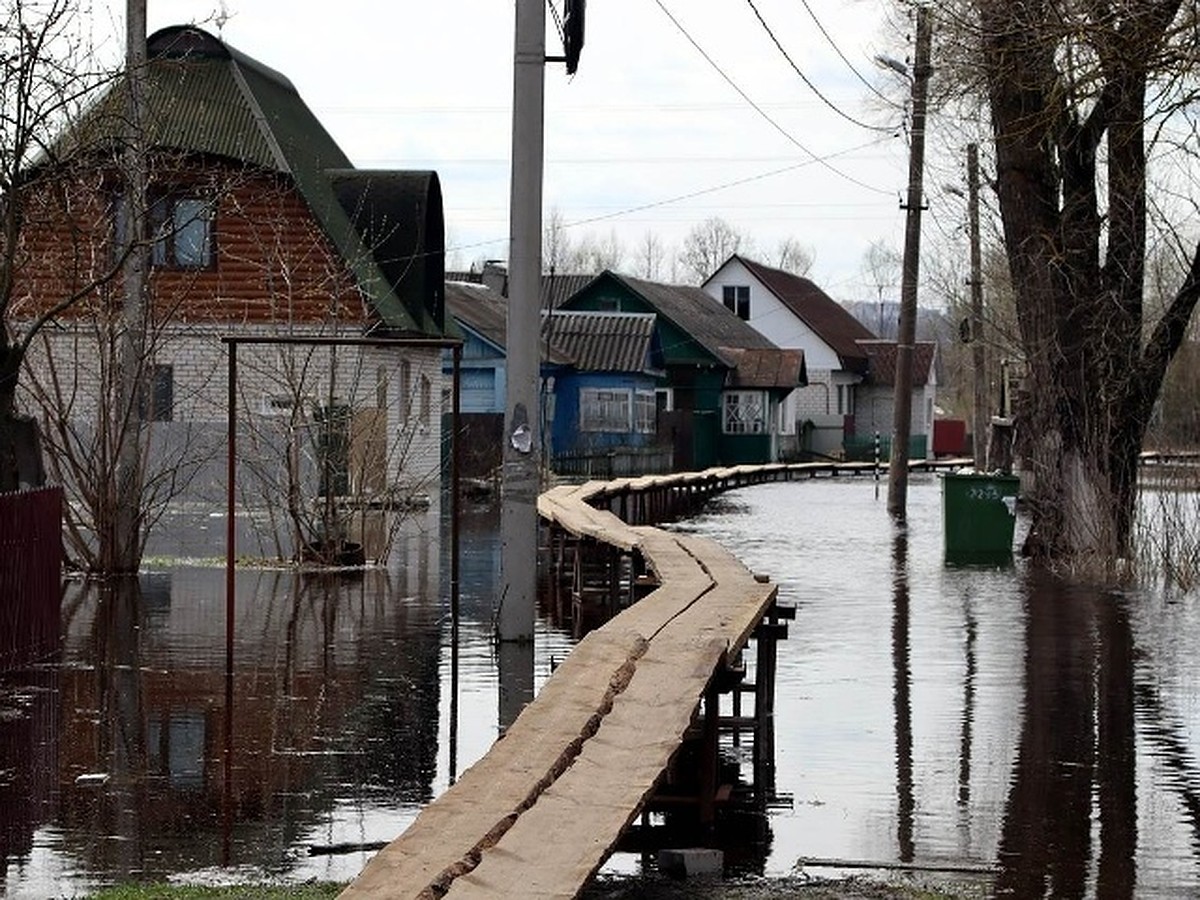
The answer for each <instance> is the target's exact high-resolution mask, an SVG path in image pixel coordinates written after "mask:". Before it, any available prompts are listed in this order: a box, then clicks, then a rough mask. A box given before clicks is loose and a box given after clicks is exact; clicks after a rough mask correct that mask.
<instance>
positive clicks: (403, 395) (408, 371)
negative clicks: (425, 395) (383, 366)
mask: <svg viewBox="0 0 1200 900" xmlns="http://www.w3.org/2000/svg"><path fill="white" fill-rule="evenodd" d="M400 407H401V409H402V410H403V414H402V415H403V417H404V421H406V422H407V421H408V419H409V415H410V411H411V410H412V408H413V396H412V364H411V363H410V362H409V361H408V360H407V359H402V360H400Z"/></svg>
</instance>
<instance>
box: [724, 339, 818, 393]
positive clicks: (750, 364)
mask: <svg viewBox="0 0 1200 900" xmlns="http://www.w3.org/2000/svg"><path fill="white" fill-rule="evenodd" d="M726 352H728V353H731V354H733V355H734V358H735V359H736V360H737V367H736V368H735V369H733V370H732V371H731V372H730V375H729V379H728V382H727V384H728V386H729V387H735V388H785V389H788V390H790V389H791V388H795V387H803V386H804V385H807V384H808V370H807V369H806V368H805V365H804V351H803V350H783V349H776V348H772V349H769V350H762V349H757V350H740V349H739V350H731V349H727V351H726Z"/></svg>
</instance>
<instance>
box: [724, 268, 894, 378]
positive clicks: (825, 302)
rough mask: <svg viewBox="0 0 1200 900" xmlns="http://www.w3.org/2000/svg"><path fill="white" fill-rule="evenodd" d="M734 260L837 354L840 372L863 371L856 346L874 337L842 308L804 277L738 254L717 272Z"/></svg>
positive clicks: (861, 356)
mask: <svg viewBox="0 0 1200 900" xmlns="http://www.w3.org/2000/svg"><path fill="white" fill-rule="evenodd" d="M734 260H737V261H738V262H740V263H741V264H742V265H743V266H745V267H746V269H747V270H749V272H750V274H752V275H753V276H754V277H755V278H757V279H758V280H759V282H760V283H761V284H762V285H763V287H765V288H766V289H767V290H769V291H770V292H771V293H772V294H774V295H775V297H776V298H777V299H778V300H779V302H780V303H782V304H783V305H784V306H786V307H787V308H788V309H789V310H791V311H792V314H793V315H795V316H796V317H797V318H798V319H800V320H801V321H802V322H804V323H805V324H806V325H808V327H809V328H811V329H812V330H813V331H814V332H815V333H816V334H817V336H818V337H820V338H821V340H823V341H824V342H825V343H826V344H828V345H829V346H830V347H831V348H832V349H833V351H834V352H835V353H836V354H837V355H838V358H839V359H840V360H841V362H842V367H843V368H844V369H846V370H848V371H852V372H865V371H866V364H867V358H866V356H865V354H864V353H863V352H862V350H861V348H860V347H859V342H860V341H864V340H873V339H874V338H875V334H874V333H873V332H872V331H871V330H870V329H869V328H867V326H865V325H863V324H862V323H861V322H860V321H858V319H856V318H854V316H853V315H852V314H851V313H850V312H849V311H848V310H847V309H846V308H845V307H843V306H842V305H841V304H840V303H838V302H837V301H836V300H834V299H833V298H832V297H830V296H829V295H828V294H826V293H825V292H824V291H823V290H821V289H820V288H819V287H817V285H816V284H814V283H813V282H812V281H810V280H809V279H807V278H804V277H801V276H800V275H793V274H792V273H791V272H785V271H783V270H782V269H774V268H771V267H770V266H764V265H763V264H762V263H759V262H755V261H754V260H752V259H747V258H746V257H744V256H740V255H738V254H734V255H733V256H731V257H730V258H729V259H728V260H726V261H725V263H724V264H723V265H722V266H721V269H724V268H725V266H727V265H729V263H730V262H732V261H734ZM721 269H718V270H717V272H720V271H721ZM715 276H716V273H714V274H713V275H711V276H709V279H708V280H709V281H711V280H712V279H713V278H714V277H715ZM707 283H708V282H705V284H707Z"/></svg>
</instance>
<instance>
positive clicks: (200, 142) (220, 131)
mask: <svg viewBox="0 0 1200 900" xmlns="http://www.w3.org/2000/svg"><path fill="white" fill-rule="evenodd" d="M146 47H147V56H148V69H147V78H146V83H147V107H148V110H149V122H148V123H147V133H148V136H149V141H148V143H149V145H150V146H151V147H152V148H154V149H156V150H166V151H172V150H174V151H181V152H185V153H199V154H206V155H211V156H217V157H223V158H226V159H229V160H233V161H237V162H244V163H248V164H250V165H253V166H256V167H258V168H260V169H264V170H266V171H271V172H276V173H279V174H282V175H286V176H288V177H290V178H291V179H292V180H293V182H294V183H295V185H296V188H297V190H299V192H300V194H301V195H302V196H303V197H304V199H305V201H306V202H307V204H308V206H309V209H310V210H311V211H312V213H313V215H314V216H315V218H316V219H317V221H318V222H319V223H320V224H321V226H322V228H323V229H324V231H325V233H326V234H327V235H328V237H329V239H330V240H331V241H332V242H333V244H334V246H335V247H336V248H337V249H338V251H339V253H340V254H341V255H342V257H343V259H344V260H345V261H346V264H347V266H348V267H349V269H350V270H351V272H353V274H354V276H355V279H356V281H357V284H358V287H359V289H360V290H361V291H362V293H363V295H364V297H365V299H366V300H367V302H368V303H369V304H370V306H371V307H372V308H373V309H374V310H375V311H376V313H377V314H378V315H379V317H380V320H381V322H382V325H383V327H384V328H386V329H387V330H390V331H403V332H418V333H423V334H436V333H440V325H441V290H442V288H441V285H442V277H441V271H440V270H441V267H442V265H443V263H442V256H443V246H444V245H443V242H444V234H443V228H442V209H441V203H442V199H441V190H440V187H439V186H438V184H437V176H436V175H435V174H434V173H401V172H389V173H369V174H368V173H356V172H355V171H354V169H353V166H352V165H351V163H350V160H349V158H347V156H346V154H345V153H343V152H342V150H341V148H340V147H339V146H338V145H337V142H336V141H334V139H333V138H332V136H330V134H329V132H328V131H326V130H325V127H324V126H323V125H322V124H321V123H320V121H319V120H318V119H317V117H316V116H315V115H313V113H312V110H310V109H309V108H308V106H307V104H305V102H304V100H303V99H302V98H301V97H300V94H299V93H298V92H297V91H296V89H295V87H294V86H293V85H292V83H291V82H290V81H289V80H288V79H287V78H285V77H284V76H283V75H281V74H280V73H279V72H276V71H275V70H273V69H271V68H269V67H268V66H265V65H263V64H262V63H260V62H258V61H257V60H255V59H252V58H250V57H249V56H246V55H245V54H244V53H241V52H239V51H237V50H235V49H234V48H232V47H230V46H229V45H227V44H225V43H224V42H222V41H220V40H219V39H217V38H215V37H213V36H212V35H211V34H208V33H207V32H206V31H204V30H202V29H200V28H197V27H195V26H191V25H184V26H172V27H170V28H164V29H162V30H160V31H157V32H155V33H154V34H152V35H151V36H150V37H149V39H148V40H147V43H146ZM119 84H120V82H114V85H119ZM123 111H124V95H123V91H121V90H120V89H119V87H114V88H113V89H110V90H109V92H108V94H107V95H106V96H105V97H103V98H101V100H100V101H99V102H98V103H97V104H96V105H95V106H94V107H93V109H92V110H91V111H90V112H89V113H88V114H87V115H86V116H85V117H84V119H83V121H81V122H80V123H78V124H77V125H76V126H75V127H74V128H72V130H71V131H72V133H71V135H69V137H68V140H73V141H75V142H83V141H86V142H87V144H88V145H91V146H94V145H95V143H96V142H97V141H103V140H104V139H105V138H106V137H107V139H108V140H109V141H110V142H112V141H113V140H115V139H116V138H117V137H118V136H119V135H120V134H121V131H120V130H119V129H120V122H121V120H122V114H123ZM360 175H361V178H360ZM411 176H415V177H411ZM335 180H336V182H338V183H341V184H343V185H346V184H352V183H354V182H366V181H371V180H373V181H375V182H376V183H383V182H391V183H405V184H406V190H405V191H401V192H399V193H393V194H391V196H394V197H395V198H396V199H400V200H404V201H406V202H405V203H402V204H400V205H398V206H397V207H396V208H395V210H394V211H392V212H387V213H385V212H384V211H383V210H382V207H381V202H375V201H373V202H372V209H371V211H370V213H369V214H367V215H364V216H361V217H357V216H356V215H355V212H356V211H362V209H363V204H362V202H361V189H360V190H355V189H349V190H348V195H349V196H350V197H351V200H352V202H355V205H354V206H351V207H350V209H349V210H348V209H347V208H346V207H344V206H343V205H342V203H341V202H340V201H339V196H338V193H339V192H338V191H337V190H335ZM421 188H423V189H424V194H423V195H422V199H423V202H422V203H421V204H420V209H419V212H418V213H417V216H416V219H415V220H414V208H415V207H414V205H412V204H411V203H408V202H407V201H409V200H411V197H412V191H415V190H419V189H421ZM384 193H385V192H383V191H380V192H379V194H377V195H376V196H381V197H382V196H383V194H384ZM435 204H436V211H434V210H432V209H431V208H430V207H431V206H432V205H435ZM389 216H390V221H391V222H392V223H393V224H394V223H399V227H398V229H397V228H394V227H393V228H392V229H391V231H393V232H396V231H401V232H406V234H405V238H404V240H406V241H407V243H408V245H409V246H410V247H411V246H414V245H415V242H416V241H425V242H427V243H426V244H425V245H424V246H423V247H422V248H421V250H420V254H421V258H422V259H424V258H425V256H426V255H436V257H437V262H436V266H437V268H438V272H437V273H436V276H435V274H434V273H432V272H430V271H428V269H429V266H428V265H426V266H424V267H423V271H422V273H421V274H422V278H421V279H418V280H417V281H419V282H420V286H422V287H424V286H430V287H431V289H433V286H436V290H435V293H434V294H427V295H425V296H423V297H417V296H414V295H413V292H412V290H411V289H413V288H414V286H415V285H416V282H415V281H413V280H410V281H409V282H408V284H407V285H406V284H404V283H403V279H401V280H400V282H397V280H395V279H394V278H392V277H389V272H390V274H392V275H395V274H396V271H397V270H396V269H395V268H394V267H392V266H389V265H388V264H387V260H390V259H393V258H394V254H395V252H396V247H397V246H398V243H397V241H398V240H399V239H398V238H394V237H393V238H392V239H390V240H387V241H384V244H383V246H382V247H381V246H380V245H378V244H376V243H374V242H373V239H377V238H378V237H379V228H378V227H377V226H378V223H379V222H380V221H387V220H389ZM356 226H357V227H356ZM431 226H436V230H437V234H436V235H434V234H432V233H430V232H431V231H432V230H433V229H432V228H431ZM372 248H374V252H372ZM381 251H382V255H383V256H384V257H385V258H386V259H385V260H384V261H381V259H380V258H379V256H380V255H381ZM410 256H411V254H410ZM406 287H407V288H409V289H410V290H403V288H406ZM430 298H432V299H430ZM427 300H428V302H427Z"/></svg>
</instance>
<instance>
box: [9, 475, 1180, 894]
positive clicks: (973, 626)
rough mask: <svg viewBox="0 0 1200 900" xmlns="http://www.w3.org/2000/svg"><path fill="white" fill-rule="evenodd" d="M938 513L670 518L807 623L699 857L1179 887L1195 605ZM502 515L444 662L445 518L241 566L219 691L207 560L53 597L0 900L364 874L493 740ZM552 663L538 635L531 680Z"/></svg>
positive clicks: (804, 499)
mask: <svg viewBox="0 0 1200 900" xmlns="http://www.w3.org/2000/svg"><path fill="white" fill-rule="evenodd" d="M939 501H940V497H939V493H938V490H937V485H936V482H932V481H922V480H921V479H920V478H917V479H914V481H913V482H912V483H911V484H910V492H909V516H908V527H907V530H906V531H905V532H903V533H900V534H897V533H896V532H895V531H894V530H893V528H892V525H891V521H890V518H889V517H888V516H887V514H886V511H885V510H883V509H882V507H881V505H880V504H879V503H877V502H876V501H875V500H874V498H873V495H872V490H871V485H870V484H869V483H867V482H856V481H839V482H812V483H805V484H790V485H787V484H784V485H767V486H762V487H760V488H754V489H748V490H744V491H738V492H735V493H734V494H731V495H728V496H726V497H725V498H724V499H723V500H721V501H720V502H718V503H715V504H713V506H712V507H711V508H710V509H709V510H708V511H707V512H706V513H705V514H704V515H703V516H700V517H698V518H697V519H695V520H693V521H692V522H689V523H686V524H684V525H682V526H681V527H686V528H688V529H690V530H694V531H698V532H701V533H704V534H706V535H708V536H711V537H714V538H715V539H717V540H718V541H720V542H721V543H723V544H725V545H726V546H728V547H729V548H730V549H731V550H733V551H734V552H735V553H737V554H738V555H739V556H740V557H741V558H742V559H743V560H744V561H745V562H746V563H747V565H748V566H749V567H750V568H751V569H753V570H755V571H760V572H763V573H765V574H767V575H769V576H770V577H771V578H772V580H773V581H774V582H775V583H776V584H778V585H779V590H780V600H781V601H782V602H784V603H786V604H790V605H794V606H796V607H797V617H796V619H795V621H794V622H792V623H790V627H789V637H788V639H787V640H785V641H782V642H781V643H780V644H779V645H778V659H777V672H778V675H777V678H778V680H777V692H776V697H775V715H774V722H775V732H774V758H775V766H774V769H773V771H772V773H769V774H773V784H766V783H765V782H764V783H762V784H759V785H758V787H759V793H760V794H761V795H762V796H763V797H764V798H765V804H764V805H765V806H766V807H767V808H766V815H765V817H764V816H763V815H761V814H759V813H758V812H755V811H751V814H749V815H747V816H745V817H743V818H741V819H734V818H732V817H731V818H730V820H729V823H730V824H729V828H728V829H725V830H724V833H723V834H721V835H718V837H719V838H720V839H721V840H723V841H724V840H729V841H730V842H731V843H730V844H729V845H728V846H729V848H730V850H731V854H730V859H731V860H732V862H733V865H734V867H735V868H737V870H738V871H745V872H762V873H764V874H767V875H773V874H783V873H788V872H791V871H793V869H794V867H795V866H796V865H797V862H798V861H800V860H802V859H803V860H804V861H805V862H804V867H805V868H812V867H815V866H817V865H821V866H822V869H821V871H822V873H825V872H826V871H827V870H828V869H829V868H830V867H831V866H830V865H829V864H830V862H831V861H840V862H842V863H845V862H846V861H850V862H853V863H862V864H894V863H898V862H905V861H910V862H911V863H912V864H914V865H916V866H918V867H926V868H954V869H957V870H959V871H967V872H970V871H984V870H986V871H987V872H988V873H990V874H989V876H988V878H989V881H991V882H992V883H993V884H994V887H995V890H996V892H997V893H1001V894H1003V895H1006V896H1022V897H1023V896H1042V895H1048V894H1050V895H1053V896H1061V897H1103V898H1107V897H1118V898H1119V897H1133V896H1136V897H1138V898H1143V897H1179V896H1196V895H1200V700H1198V698H1197V695H1196V689H1195V686H1196V684H1198V683H1200V604H1197V603H1196V602H1195V597H1194V596H1187V595H1180V594H1174V595H1172V594H1165V593H1158V592H1151V591H1130V592H1127V593H1124V594H1111V593H1104V592H1100V591H1097V590H1094V589H1091V590H1089V589H1087V588H1085V587H1081V586H1078V585H1070V584H1066V583H1063V582H1056V581H1053V580H1050V579H1046V578H1042V577H1039V576H1037V575H1035V574H1033V573H1031V572H1029V571H1028V570H1027V569H1026V568H1025V567H1024V565H1023V563H1021V562H1019V561H1018V562H1017V563H1016V564H1015V565H1009V566H1007V567H1003V568H989V567H980V566H976V567H948V566H946V565H945V560H944V556H943V553H942V535H941V525H940V502H939ZM495 518H496V517H495V516H494V515H489V514H486V513H482V512H479V513H477V514H476V513H472V512H470V511H468V513H467V515H465V516H464V518H463V521H462V535H463V542H462V543H463V555H462V559H461V573H460V577H461V596H460V608H461V609H460V621H458V622H457V637H458V640H457V643H456V644H452V641H451V638H452V634H453V632H454V629H455V623H454V622H452V620H451V616H450V610H449V606H448V603H447V601H446V600H445V596H446V592H445V591H444V590H443V589H442V586H441V573H442V572H444V571H445V570H446V567H445V563H444V556H442V555H440V554H444V552H445V543H444V542H442V541H439V535H438V530H437V529H438V526H439V523H437V522H436V521H435V522H433V523H432V524H431V525H430V526H429V527H426V528H424V529H416V530H414V531H413V532H412V533H411V534H409V535H407V536H405V537H404V538H403V540H402V541H401V542H400V543H399V544H398V546H397V552H396V558H397V561H398V562H397V565H395V566H393V567H392V568H389V569H387V570H372V571H369V572H366V573H363V574H362V575H361V576H358V577H355V578H350V579H346V578H328V577H309V578H301V577H299V576H298V575H296V574H294V573H289V572H266V571H250V570H246V571H242V572H240V573H239V577H238V581H237V618H236V622H235V626H236V627H235V639H236V640H235V647H234V650H235V654H234V659H235V667H234V673H233V676H232V678H227V676H226V672H225V624H224V623H225V605H224V584H223V574H222V572H221V570H220V569H202V568H179V569H174V570H172V571H170V572H163V573H159V574H156V575H153V576H149V577H144V578H142V579H141V580H140V581H138V582H131V583H129V584H126V585H121V586H119V587H114V588H111V589H106V590H105V591H101V590H99V589H97V588H96V587H84V586H82V585H78V584H75V585H71V586H70V589H69V591H68V592H67V595H66V596H65V597H64V600H63V603H62V607H61V628H62V632H63V635H64V639H63V642H62V644H61V651H60V653H59V655H58V657H57V658H55V659H52V660H49V661H48V662H47V663H45V664H43V665H40V666H36V667H34V668H31V669H27V670H25V671H21V672H17V673H12V674H9V675H6V676H3V677H0V852H2V853H3V855H4V866H3V867H0V879H2V880H0V893H4V894H6V895H7V896H9V897H11V898H26V897H28V898H39V900H40V898H44V897H46V896H51V895H54V894H63V893H78V892H83V891H86V890H88V889H90V888H91V887H93V886H94V885H96V884H98V883H101V882H108V881H113V880H125V879H141V878H165V877H167V876H174V877H178V876H180V875H182V876H184V877H186V878H188V879H189V880H203V878H204V877H206V876H208V877H212V876H213V874H214V873H219V874H220V875H221V876H222V877H225V878H241V879H243V880H252V879H255V878H262V877H266V876H271V877H278V878H282V879H286V880H293V881H300V880H305V879H308V878H313V877H320V878H333V879H348V878H350V877H351V876H353V875H354V874H355V873H356V872H357V871H358V870H359V869H360V868H361V867H362V865H363V863H364V862H365V860H366V858H367V852H369V851H367V850H365V849H363V848H366V847H369V846H371V845H372V844H374V843H375V842H379V841H383V840H388V839H390V838H392V837H394V836H395V835H396V834H397V833H399V832H400V831H401V830H403V828H404V827H405V826H406V825H407V823H408V822H409V821H411V819H412V818H413V817H415V815H416V813H417V811H418V810H419V808H420V806H421V805H422V804H424V803H426V802H427V801H428V800H429V799H430V798H431V797H433V796H436V795H437V794H438V793H439V792H440V791H442V790H444V789H445V788H446V786H447V785H448V784H449V783H450V782H451V781H452V780H453V779H455V778H457V777H458V774H459V773H460V772H461V771H462V770H463V769H464V768H466V767H467V766H469V765H471V764H472V763H473V762H474V761H475V760H476V759H477V758H478V757H479V756H480V755H481V754H482V753H483V752H485V751H486V749H487V747H488V746H490V744H491V743H492V741H494V740H495V738H496V736H497V735H498V733H499V730H500V726H501V721H502V719H501V712H500V700H499V699H498V698H500V697H501V681H502V675H501V671H500V666H499V660H498V657H497V654H496V651H495V647H494V645H493V643H492V639H491V633H492V631H491V623H492V609H493V606H494V599H495V597H494V591H495V585H496V583H497V573H498V568H499V547H500V543H499V537H498V533H497V530H496V521H495ZM764 523H767V524H766V525H764ZM570 643H571V642H570V638H569V636H568V635H567V634H566V633H565V632H563V631H562V630H561V629H557V628H555V627H552V626H551V625H550V624H548V622H547V621H546V620H541V621H539V624H538V630H537V634H536V644H535V653H534V669H533V671H534V685H533V686H534V687H535V688H536V687H537V685H538V684H540V683H542V681H543V680H544V679H545V677H547V675H548V672H549V668H550V660H551V659H552V658H561V657H562V656H563V655H564V654H565V653H566V652H568V650H569V647H570ZM454 647H456V648H457V650H456V651H455V650H454V649H453V648H454ZM507 683H511V682H506V684H507ZM526 690H527V688H526ZM752 756H753V754H752V751H750V749H749V748H748V747H747V745H745V744H740V745H739V744H738V743H737V742H735V741H733V740H732V737H731V736H725V737H723V738H722V760H721V761H722V766H723V769H722V775H721V779H722V781H728V782H729V783H731V784H734V785H737V786H739V787H746V788H753V787H754V785H753V784H752V783H751V784H747V783H746V782H747V780H746V778H745V772H746V771H748V770H749V769H750V768H751V767H752V763H753V759H752ZM772 796H776V797H779V798H794V802H791V803H784V804H780V805H776V804H774V803H772V802H771V797H772ZM738 838H740V839H742V841H743V843H742V846H741V848H740V849H735V845H734V843H732V842H733V841H735V840H736V839H738ZM313 850H316V851H318V853H317V854H316V855H313V854H312V851H313ZM822 861H823V862H822ZM625 864H628V859H625V860H620V859H618V860H614V862H613V864H612V865H613V867H616V869H617V870H618V871H621V868H620V867H621V866H622V865H625ZM637 865H641V863H636V864H635V868H636V866H637ZM611 870H612V868H611V867H610V871H611Z"/></svg>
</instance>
